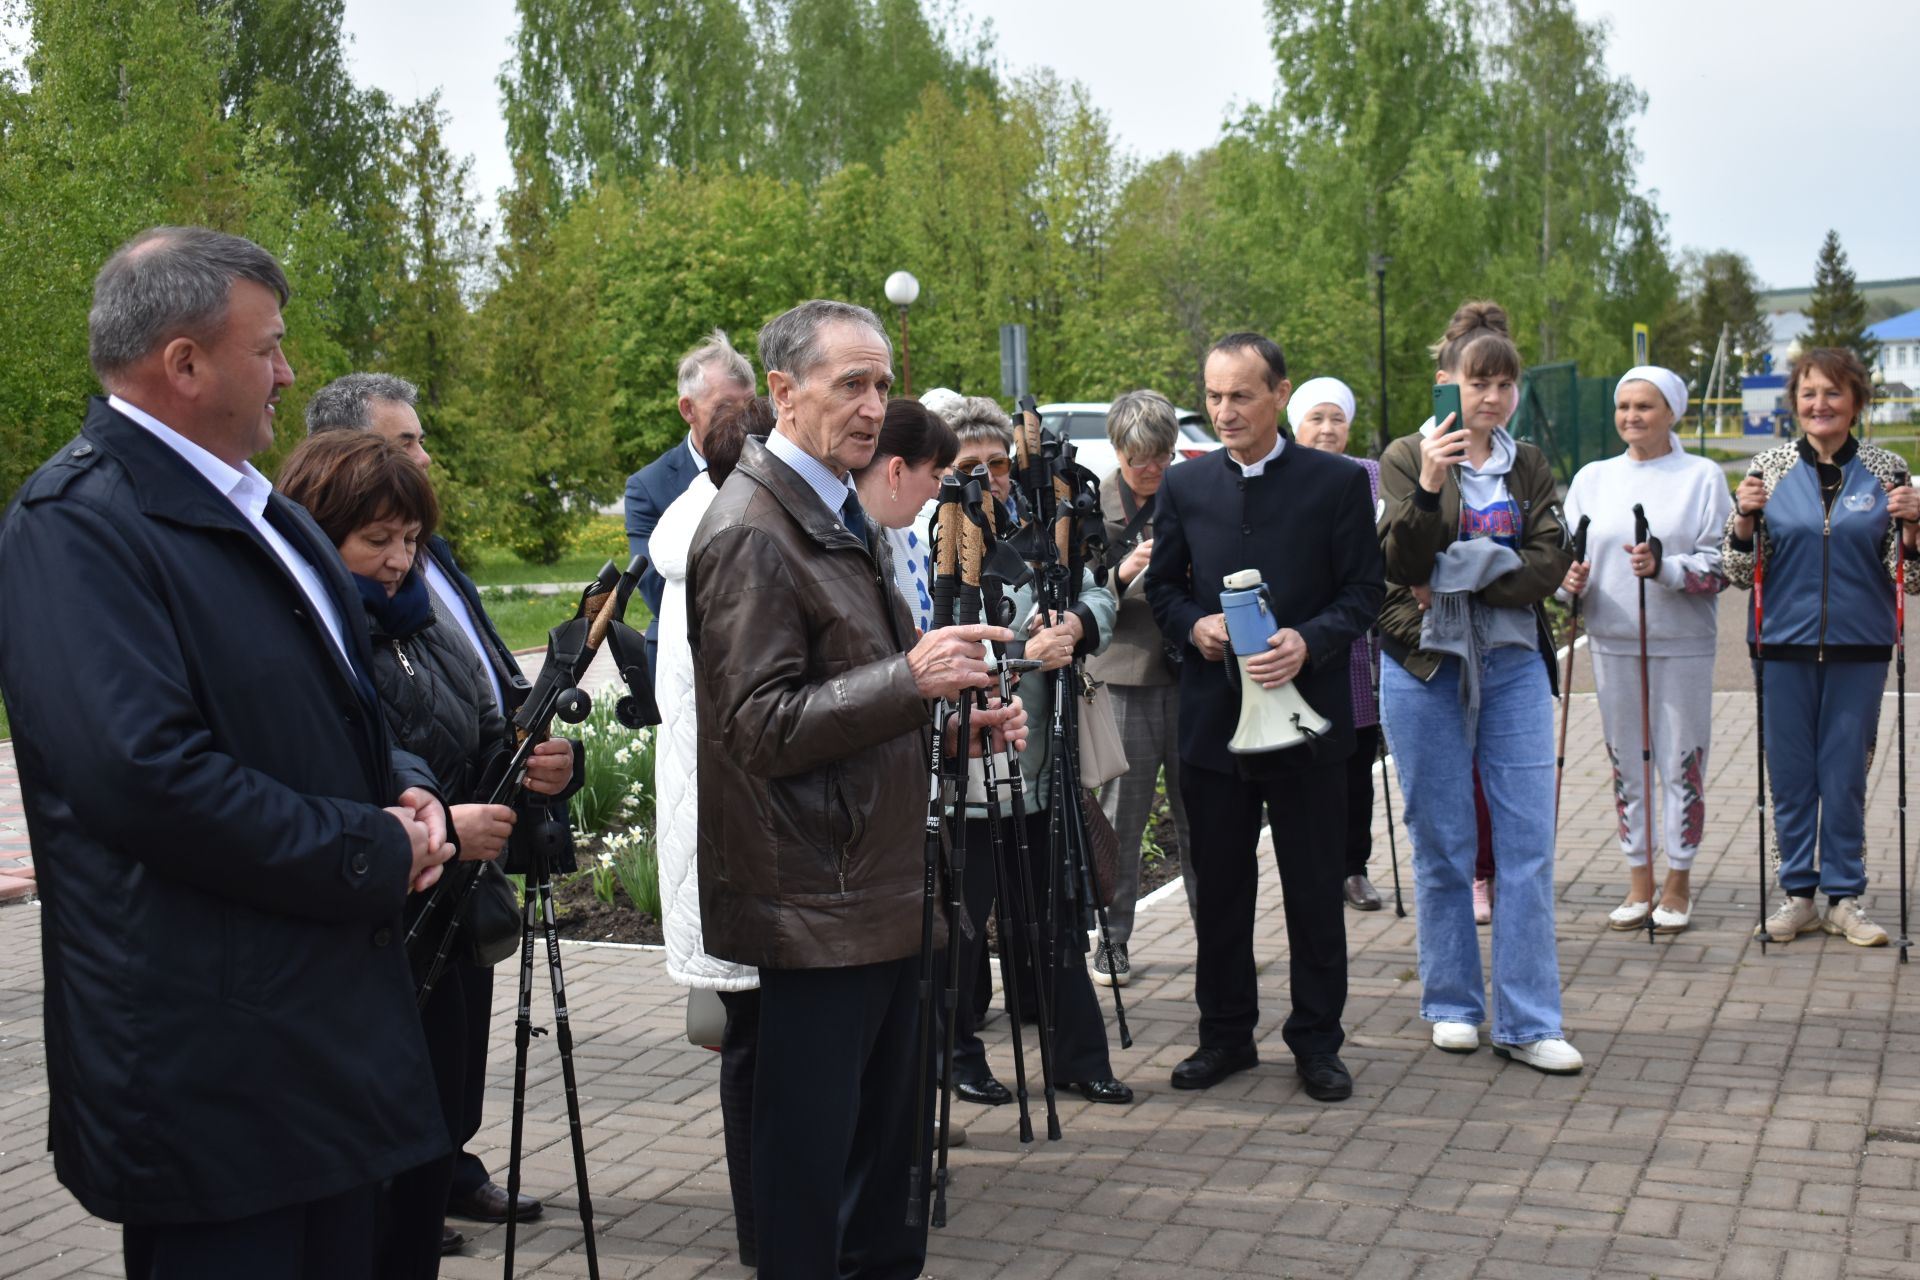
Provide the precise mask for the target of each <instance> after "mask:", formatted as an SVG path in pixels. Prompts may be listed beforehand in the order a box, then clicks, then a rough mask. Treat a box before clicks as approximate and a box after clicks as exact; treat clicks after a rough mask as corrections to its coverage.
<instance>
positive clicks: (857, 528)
mask: <svg viewBox="0 0 1920 1280" xmlns="http://www.w3.org/2000/svg"><path fill="white" fill-rule="evenodd" d="M840 521H841V523H842V524H844V525H846V526H847V531H848V532H849V533H851V534H853V536H854V537H856V538H858V539H860V541H862V542H864V543H866V544H867V550H869V551H871V550H873V531H872V529H871V527H870V526H869V525H868V524H867V512H866V508H864V507H862V506H861V505H860V495H859V494H858V493H857V492H855V491H854V490H853V489H848V490H847V500H846V502H845V503H843V504H841V507H840Z"/></svg>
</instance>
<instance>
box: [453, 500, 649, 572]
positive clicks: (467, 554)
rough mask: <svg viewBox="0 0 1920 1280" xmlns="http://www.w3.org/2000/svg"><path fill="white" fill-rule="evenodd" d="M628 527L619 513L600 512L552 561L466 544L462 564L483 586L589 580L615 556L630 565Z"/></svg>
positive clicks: (496, 548)
mask: <svg viewBox="0 0 1920 1280" xmlns="http://www.w3.org/2000/svg"><path fill="white" fill-rule="evenodd" d="M627 558H628V556H627V531H626V526H625V525H624V524H623V523H622V521H621V519H620V518H619V517H618V516H603V515H596V516H594V517H593V518H592V519H591V520H589V521H587V523H586V524H584V525H582V526H581V527H580V528H579V529H578V530H577V531H576V532H575V533H574V534H573V536H572V542H571V544H570V545H569V546H568V548H567V551H566V553H565V554H564V555H562V556H561V557H560V558H559V559H558V560H556V561H554V562H553V563H552V564H533V563H531V562H530V561H526V560H522V559H521V558H520V557H519V556H517V555H515V554H514V553H513V552H511V551H509V550H507V549H506V548H504V547H465V548H463V549H462V551H461V555H460V567H461V568H462V569H465V570H466V571H467V576H469V577H471V578H472V579H473V580H474V581H475V582H477V583H479V584H480V585H481V586H483V587H490V586H514V585H516V584H519V583H523V582H577V583H581V584H585V583H587V582H589V581H591V580H592V579H593V576H594V575H595V574H597V573H599V572H600V566H602V565H604V564H605V563H606V562H607V561H609V560H611V561H613V562H614V563H615V564H616V565H619V566H620V567H621V568H622V569H624V568H626V567H627Z"/></svg>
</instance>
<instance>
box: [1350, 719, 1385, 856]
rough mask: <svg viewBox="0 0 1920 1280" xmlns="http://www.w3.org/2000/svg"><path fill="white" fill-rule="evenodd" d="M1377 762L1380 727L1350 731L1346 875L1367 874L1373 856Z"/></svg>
mask: <svg viewBox="0 0 1920 1280" xmlns="http://www.w3.org/2000/svg"><path fill="white" fill-rule="evenodd" d="M1379 759H1380V726H1379V725H1377V724H1368V725H1361V726H1360V727H1358V728H1356V729H1355V730H1354V731H1353V754H1352V755H1351V756H1348V757H1347V874H1348V875H1350V876H1363V875H1365V874H1367V859H1368V858H1370V857H1372V856H1373V766H1374V765H1375V764H1377V763H1379Z"/></svg>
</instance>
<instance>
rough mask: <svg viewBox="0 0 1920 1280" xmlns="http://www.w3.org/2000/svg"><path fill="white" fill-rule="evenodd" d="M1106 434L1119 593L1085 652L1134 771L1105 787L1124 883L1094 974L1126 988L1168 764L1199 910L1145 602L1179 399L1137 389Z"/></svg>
mask: <svg viewBox="0 0 1920 1280" xmlns="http://www.w3.org/2000/svg"><path fill="white" fill-rule="evenodd" d="M1107 439H1109V440H1111V441H1112V442H1113V452H1114V455H1115V456H1116V457H1117V458H1118V459H1119V462H1120V466H1119V469H1118V470H1116V471H1114V472H1113V473H1112V474H1111V475H1109V476H1108V477H1107V478H1106V479H1105V480H1103V481H1101V482H1100V515H1101V518H1102V519H1103V520H1105V522H1106V526H1107V545H1108V547H1109V548H1110V550H1109V551H1108V553H1107V558H1108V563H1109V564H1110V565H1112V570H1111V572H1110V575H1109V577H1108V579H1107V586H1108V588H1109V589H1110V590H1112V591H1113V593H1114V594H1115V595H1117V596H1119V597H1120V613H1119V616H1118V619H1117V620H1116V621H1115V622H1114V625H1113V643H1112V644H1110V645H1109V646H1107V650H1106V652H1105V653H1102V654H1100V655H1099V656H1097V657H1093V658H1089V659H1087V674H1088V675H1090V676H1092V677H1093V678H1094V679H1095V680H1098V681H1100V682H1102V683H1103V684H1105V685H1106V686H1107V691H1108V693H1109V694H1111V695H1112V697H1113V714H1114V719H1115V720H1116V721H1117V722H1118V723H1119V726H1120V738H1121V744H1122V745H1123V746H1124V747H1125V749H1126V753H1127V771H1126V772H1125V773H1123V774H1121V775H1120V776H1119V777H1117V778H1115V779H1114V780H1113V781H1112V782H1109V783H1108V784H1107V785H1106V786H1105V787H1103V788H1102V789H1101V791H1100V807H1101V808H1102V809H1104V810H1105V811H1106V815H1107V821H1108V822H1110V823H1112V824H1113V830H1114V834H1115V835H1117V836H1118V837H1119V838H1120V874H1119V877H1118V879H1119V884H1118V886H1117V887H1116V888H1115V890H1114V894H1113V906H1112V907H1111V908H1109V909H1108V911H1107V930H1108V933H1109V934H1110V935H1111V936H1112V938H1113V963H1112V966H1111V968H1109V966H1108V963H1107V954H1106V951H1105V950H1104V949H1096V950H1095V952H1094V957H1093V980H1094V981H1095V982H1097V983H1099V984H1100V985H1102V986H1122V987H1124V986H1126V985H1127V983H1128V982H1129V981H1130V980H1131V978H1132V963H1131V960H1130V959H1129V957H1128V955H1127V943H1128V941H1129V940H1130V939H1131V938H1132V937H1133V906H1134V899H1135V898H1136V897H1138V896H1139V893H1140V840H1141V837H1142V836H1143V835H1145V834H1146V830H1147V818H1148V816H1149V815H1150V814H1151V812H1152V810H1153V801H1154V796H1155V794H1156V793H1157V791H1158V786H1159V781H1160V776H1161V770H1162V768H1163V767H1164V768H1165V771H1166V779H1167V808H1168V810H1169V811H1170V812H1171V813H1172V816H1173V848H1172V849H1171V850H1169V852H1170V853H1171V854H1172V855H1173V856H1174V857H1176V858H1178V859H1179V860H1180V875H1181V878H1182V879H1183V880H1185V881H1186V885H1187V909H1188V910H1189V911H1191V910H1192V909H1193V900H1194V891H1193V860H1192V859H1191V858H1189V857H1188V856H1187V850H1188V847H1189V844H1190V838H1189V835H1188V831H1187V807H1186V805H1185V804H1184V803H1182V801H1181V798H1180V766H1179V760H1180V754H1179V733H1180V682H1179V676H1178V671H1179V668H1178V667H1176V666H1175V665H1174V664H1175V663H1176V662H1178V661H1179V659H1178V657H1177V656H1176V654H1175V652H1174V651H1173V650H1172V649H1170V648H1169V646H1168V645H1167V642H1166V638H1165V637H1164V636H1162V635H1161V634H1160V627H1159V625H1158V624H1157V623H1155V622H1154V620H1153V609H1152V608H1151V607H1150V606H1149V605H1148V604H1147V592H1146V583H1145V581H1144V580H1143V577H1142V575H1144V574H1145V573H1146V571H1147V561H1148V559H1149V558H1150V557H1151V556H1152V555H1153V508H1154V498H1155V495H1156V494H1158V493H1159V492H1160V481H1161V480H1162V479H1163V478H1165V476H1166V474H1167V468H1168V467H1169V466H1171V465H1172V463H1173V459H1174V446H1175V444H1176V443H1177V442H1178V441H1179V439H1180V423H1179V419H1178V417H1177V416H1176V415H1175V413H1174V408H1173V404H1172V402H1170V401H1169V400H1168V399H1167V398H1166V397H1165V396H1163V395H1161V394H1160V393H1159V392H1158V391H1129V392H1127V393H1126V394H1125V395H1123V396H1121V397H1120V398H1119V399H1118V400H1115V401H1114V402H1113V404H1112V405H1111V406H1110V407H1109V408H1108V409H1107Z"/></svg>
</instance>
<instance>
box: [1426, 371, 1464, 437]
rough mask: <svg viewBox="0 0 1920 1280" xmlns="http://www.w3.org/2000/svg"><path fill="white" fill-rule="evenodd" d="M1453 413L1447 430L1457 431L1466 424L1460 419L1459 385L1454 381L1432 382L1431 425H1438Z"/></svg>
mask: <svg viewBox="0 0 1920 1280" xmlns="http://www.w3.org/2000/svg"><path fill="white" fill-rule="evenodd" d="M1448 414H1452V415H1453V425H1452V426H1450V427H1447V428H1446V430H1448V431H1458V430H1459V429H1460V428H1461V427H1462V426H1465V425H1466V424H1465V423H1463V422H1461V421H1460V386H1459V384H1458V383H1454V382H1436V383H1434V384H1433V425H1434V426H1436V427H1438V426H1439V425H1440V424H1441V423H1443V422H1445V421H1446V420H1447V415H1448Z"/></svg>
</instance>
